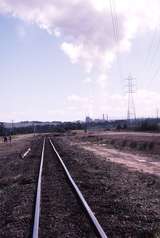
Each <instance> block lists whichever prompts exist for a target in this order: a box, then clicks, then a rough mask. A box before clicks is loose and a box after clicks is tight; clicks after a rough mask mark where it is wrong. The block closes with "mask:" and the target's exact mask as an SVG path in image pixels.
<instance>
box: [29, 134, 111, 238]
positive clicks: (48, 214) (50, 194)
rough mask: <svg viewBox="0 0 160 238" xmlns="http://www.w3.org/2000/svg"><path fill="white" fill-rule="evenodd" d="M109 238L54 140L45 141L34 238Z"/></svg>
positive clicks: (36, 205) (37, 196) (37, 195)
mask: <svg viewBox="0 0 160 238" xmlns="http://www.w3.org/2000/svg"><path fill="white" fill-rule="evenodd" d="M43 237H60V238H63V237H65V238H67V237H68V238H69V237H72V238H80V237H87V238H95V237H99V238H107V235H106V234H105V232H104V231H103V229H102V227H101V225H100V224H99V222H98V220H97V218H96V217H95V215H94V213H93V212H92V210H91V208H90V207H89V205H88V204H87V202H86V200H85V198H84V197H83V195H82V193H81V191H80V190H79V188H78V187H77V185H76V183H75V182H74V180H73V178H72V177H71V175H70V173H69V171H68V169H67V167H66V166H65V164H64V162H63V160H62V158H61V157H60V155H59V153H58V151H57V150H56V148H55V146H54V144H53V142H52V140H51V139H48V138H46V139H45V138H44V141H43V148H42V154H41V163H40V169H39V177H38V184H37V194H36V202H35V213H34V224H33V232H32V238H43Z"/></svg>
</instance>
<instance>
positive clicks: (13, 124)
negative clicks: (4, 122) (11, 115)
mask: <svg viewBox="0 0 160 238" xmlns="http://www.w3.org/2000/svg"><path fill="white" fill-rule="evenodd" d="M13 125H14V121H13V120H12V130H11V131H12V135H13V134H14V127H13Z"/></svg>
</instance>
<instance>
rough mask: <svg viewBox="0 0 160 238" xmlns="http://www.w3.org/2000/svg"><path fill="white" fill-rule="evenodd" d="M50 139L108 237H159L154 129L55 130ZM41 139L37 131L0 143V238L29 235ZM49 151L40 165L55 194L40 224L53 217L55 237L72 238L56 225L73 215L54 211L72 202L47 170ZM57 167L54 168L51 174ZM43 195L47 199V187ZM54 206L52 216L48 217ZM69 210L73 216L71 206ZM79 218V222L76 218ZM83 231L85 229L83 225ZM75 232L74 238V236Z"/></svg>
mask: <svg viewBox="0 0 160 238" xmlns="http://www.w3.org/2000/svg"><path fill="white" fill-rule="evenodd" d="M52 138H53V141H54V142H55V145H56V148H57V149H58V150H59V152H60V154H61V156H62V158H63V160H64V162H65V163H66V165H67V167H68V169H69V171H70V172H71V175H72V176H73V178H74V179H75V181H76V183H77V185H78V186H79V188H80V189H81V191H82V193H83V194H84V197H85V198H86V200H87V202H88V203H89V205H90V207H91V209H92V210H93V212H94V213H95V215H96V217H97V218H98V220H99V222H100V224H101V225H102V227H103V228H104V230H105V232H106V233H107V235H108V237H109V238H143V237H144V238H159V237H160V177H159V161H160V157H159V152H160V150H159V144H160V136H159V135H158V134H157V135H152V134H137V133H136V134H117V133H116V134H114V133H106V132H105V133H98V134H97V133H87V134H85V133H77V134H75V133H67V134H63V135H57V136H55V135H53V136H52ZM124 141H125V142H124ZM42 142H43V140H42V137H41V136H36V137H33V135H30V136H28V135H27V136H21V137H17V138H15V139H14V140H13V142H12V144H11V145H10V144H3V143H0V237H2V238H8V237H9V238H12V237H14V238H24V237H25V238H28V237H31V232H32V224H33V211H34V199H35V192H36V184H37V176H38V169H39V163H40V156H41V149H42ZM135 142H136V143H135ZM151 143H152V144H151ZM133 145H134V146H133ZM142 145H143V146H142ZM151 145H152V146H151ZM28 148H30V149H31V151H30V153H29V155H27V157H26V158H22V155H23V154H24V152H25V151H26V150H27V149H28ZM47 151H48V152H47V153H48V160H47V166H48V167H46V169H45V170H44V175H45V176H47V180H48V183H49V184H50V185H51V183H53V184H52V186H53V188H54V189H53V190H54V191H53V192H52V191H50V193H51V194H52V196H53V197H52V199H51V198H50V202H51V203H50V204H48V205H47V206H50V210H49V213H47V214H46V213H45V211H44V214H45V217H44V224H46V229H47V230H49V229H51V228H52V227H50V225H49V220H48V219H51V220H53V219H55V222H54V225H55V226H57V227H58V229H59V230H58V231H59V233H55V234H54V235H55V237H58V238H61V237H66V238H69V237H72V238H74V234H73V233H71V234H72V235H71V236H70V235H69V233H68V234H67V235H66V236H65V233H63V232H64V230H63V229H62V230H60V229H61V227H59V222H58V220H59V219H61V221H64V222H63V223H64V227H65V226H66V227H67V229H68V227H69V226H71V224H72V222H71V220H72V219H71V217H70V216H69V215H68V216H62V214H63V212H57V211H58V210H57V209H62V210H61V211H64V212H65V210H66V209H65V205H62V204H63V202H64V204H67V205H68V204H71V207H72V200H73V199H72V198H69V197H68V199H66V197H65V199H66V200H64V201H63V196H61V195H63V193H64V194H65V193H68V192H67V190H66V189H65V186H64V187H63V188H62V189H57V187H60V186H61V182H60V184H59V181H61V178H58V176H57V177H55V179H52V178H51V177H50V176H49V175H48V172H47V171H49V172H52V169H53V168H52V167H53V166H52V167H51V166H50V160H51V159H52V158H51V152H49V148H48V149H47ZM142 165H143V167H142ZM55 166H57V165H56V164H55ZM56 170H57V168H56V167H55V168H54V171H55V172H54V173H56ZM45 181H46V180H45ZM46 184H47V183H46ZM47 186H48V185H47ZM50 188H51V187H50ZM56 189H57V190H56ZM58 194H59V195H58ZM43 199H44V201H46V202H47V203H48V200H47V197H46V192H44V198H43ZM54 199H59V201H60V202H59V205H58V207H56V206H55V204H56V203H54V201H55V200H54ZM52 204H54V207H52V206H51V205H52ZM54 210H55V211H56V213H55V216H50V214H51V211H53V213H54ZM66 212H68V210H66ZM68 214H69V213H68ZM73 214H74V217H75V219H76V216H77V214H76V212H75V210H73ZM47 217H49V218H47ZM65 218H66V220H65ZM66 221H67V222H66ZM78 223H81V221H80V220H78ZM75 224H77V221H76V223H75ZM75 227H76V226H75ZM72 228H73V227H72ZM73 230H74V228H73ZM80 230H81V228H80ZM61 232H62V233H61ZM81 232H82V233H83V231H82V230H81ZM42 234H43V233H41V237H43V235H42ZM61 234H63V235H62V236H61ZM77 234H78V233H77ZM77 234H76V236H75V237H78V236H77ZM80 234H81V233H80ZM45 237H46V235H45ZM80 237H82V236H80ZM83 237H87V238H88V237H89V236H87V235H86V236H85V235H83ZM91 237H92V236H91Z"/></svg>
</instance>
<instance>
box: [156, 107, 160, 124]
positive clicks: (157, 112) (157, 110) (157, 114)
mask: <svg viewBox="0 0 160 238" xmlns="http://www.w3.org/2000/svg"><path fill="white" fill-rule="evenodd" d="M156 117H157V121H158V119H159V109H158V108H156Z"/></svg>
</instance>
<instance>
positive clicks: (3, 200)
mask: <svg viewBox="0 0 160 238" xmlns="http://www.w3.org/2000/svg"><path fill="white" fill-rule="evenodd" d="M39 143H40V144H41V139H40V138H38V137H35V138H34V137H33V136H32V135H25V136H18V137H16V138H13V141H12V143H11V144H10V143H8V144H7V143H6V144H3V143H1V144H0V237H2V238H8V237H9V238H13V237H14V238H23V237H31V232H32V223H33V217H32V212H33V209H34V199H35V191H36V184H37V173H38V169H39V158H40V155H41V146H39ZM28 147H30V148H31V152H30V154H29V155H28V156H27V157H25V158H22V155H23V153H24V152H25V151H26V150H27V149H28Z"/></svg>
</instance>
